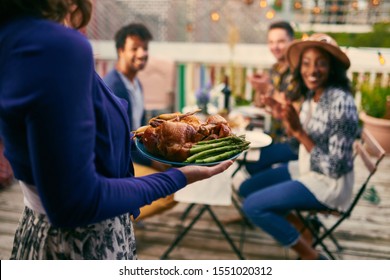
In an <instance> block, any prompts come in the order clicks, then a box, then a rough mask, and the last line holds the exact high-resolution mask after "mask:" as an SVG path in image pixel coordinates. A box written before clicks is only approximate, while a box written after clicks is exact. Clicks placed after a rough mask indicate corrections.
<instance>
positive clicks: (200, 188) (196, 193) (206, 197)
mask: <svg viewBox="0 0 390 280" xmlns="http://www.w3.org/2000/svg"><path fill="white" fill-rule="evenodd" d="M243 132H244V134H245V135H246V137H247V140H248V141H250V142H251V144H250V149H249V150H247V151H245V152H244V153H243V154H241V155H240V157H239V158H238V159H237V160H236V162H234V163H233V165H232V166H231V167H230V168H228V169H227V170H226V171H225V172H223V173H220V174H218V175H215V176H213V177H211V178H209V179H205V180H202V181H198V182H195V183H192V184H190V185H188V186H187V187H185V188H183V189H181V190H179V191H178V192H176V193H175V195H174V199H175V200H176V201H178V202H182V203H189V206H188V207H187V209H186V210H185V212H184V214H183V216H182V217H183V219H185V218H186V217H187V216H188V214H189V212H190V211H191V210H192V209H193V207H194V206H196V205H198V206H200V208H199V210H198V212H197V214H196V215H195V216H194V217H193V218H192V220H191V221H190V223H189V224H188V225H187V226H186V227H184V228H183V229H182V231H181V232H180V233H179V234H178V235H177V236H176V238H175V240H174V241H173V242H172V243H171V245H170V246H169V247H168V248H167V250H166V251H165V252H164V253H163V255H162V256H161V259H167V258H168V256H169V254H170V253H171V252H172V250H173V249H174V248H175V247H176V246H177V245H178V244H179V242H180V241H181V240H182V239H183V238H184V237H185V235H186V234H187V233H188V232H189V231H190V230H191V228H192V227H193V226H194V225H195V224H196V222H197V221H198V220H199V219H200V218H201V217H202V216H203V214H204V213H206V212H208V213H209V214H210V216H211V218H212V220H213V221H214V223H215V224H216V225H217V227H218V228H219V230H220V231H221V233H222V235H223V237H224V238H225V239H226V240H227V242H228V243H229V244H230V246H231V248H232V249H233V251H234V253H235V254H236V255H237V257H238V258H239V259H244V256H243V255H242V252H241V251H240V250H239V249H238V248H237V246H236V245H235V244H234V242H233V240H232V238H231V237H230V235H229V234H228V232H227V231H226V229H225V227H224V226H223V224H222V223H221V221H220V220H219V219H218V217H217V215H216V214H215V213H214V211H213V209H212V206H229V205H232V180H233V176H234V175H235V174H236V173H237V172H238V171H239V169H241V168H242V166H243V164H242V162H243V161H242V160H243V159H245V161H251V160H252V161H255V160H258V159H259V153H260V150H261V148H262V147H265V146H267V145H269V144H271V142H272V139H271V137H270V136H269V135H267V134H265V133H264V132H263V131H262V130H255V131H243Z"/></svg>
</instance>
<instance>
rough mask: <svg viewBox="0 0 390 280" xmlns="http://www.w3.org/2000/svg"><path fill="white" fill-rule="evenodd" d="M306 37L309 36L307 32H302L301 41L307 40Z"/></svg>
mask: <svg viewBox="0 0 390 280" xmlns="http://www.w3.org/2000/svg"><path fill="white" fill-rule="evenodd" d="M307 38H309V35H308V34H307V33H303V34H302V38H301V39H302V41H305V40H307Z"/></svg>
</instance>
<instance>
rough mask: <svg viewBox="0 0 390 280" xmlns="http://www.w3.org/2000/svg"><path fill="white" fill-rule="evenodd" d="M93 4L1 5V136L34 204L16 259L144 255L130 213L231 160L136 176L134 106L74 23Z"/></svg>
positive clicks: (84, 0)
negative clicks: (100, 70)
mask: <svg viewBox="0 0 390 280" xmlns="http://www.w3.org/2000/svg"><path fill="white" fill-rule="evenodd" d="M91 10H92V5H91V2H90V1H88V0H73V1H72V0H71V1H69V0H41V1H30V0H3V1H1V3H0V45H1V49H0V73H1V74H0V84H1V87H0V104H1V106H0V122H1V123H0V127H1V138H2V139H3V140H4V145H5V154H6V156H7V158H8V159H9V161H10V163H11V165H12V168H13V170H14V173H15V177H16V178H17V179H18V180H19V182H20V185H21V187H22V190H23V193H24V201H25V204H26V207H25V210H24V213H23V217H22V219H21V222H20V225H19V227H18V229H17V231H16V234H15V240H14V247H13V250H12V256H11V258H12V259H136V258H137V254H136V243H135V238H134V231H133V227H132V223H131V220H130V215H132V216H133V217H137V215H138V214H139V208H140V207H142V206H143V205H145V204H150V203H151V202H152V201H154V200H156V199H158V198H160V197H164V196H166V195H169V194H172V193H174V192H176V191H177V190H179V189H181V188H183V187H185V186H186V185H187V184H190V183H192V182H195V181H198V180H202V179H205V178H209V177H211V176H213V175H215V174H218V173H220V172H223V171H224V170H226V169H227V168H228V167H229V166H230V165H231V164H232V161H225V162H223V163H221V164H219V165H215V166H212V167H206V166H185V167H182V168H172V169H170V170H168V171H166V172H163V173H157V174H152V175H149V176H145V177H137V178H135V177H134V170H133V165H132V159H131V156H130V145H132V144H131V142H130V138H131V135H130V131H129V120H128V117H127V113H126V105H125V104H123V102H122V100H120V99H118V98H117V97H115V95H114V94H112V92H111V91H110V89H108V87H107V86H106V85H105V84H104V82H103V81H102V80H101V78H100V77H98V75H97V74H96V72H95V69H94V59H93V53H92V48H91V45H90V43H89V42H88V40H87V39H86V38H85V36H84V35H83V34H81V33H80V32H78V31H77V30H75V29H79V28H82V27H84V26H85V25H86V24H87V23H88V21H89V19H90V16H91ZM63 23H66V25H68V27H66V26H64V25H63ZM74 28H75V29H74ZM129 214H130V215H129Z"/></svg>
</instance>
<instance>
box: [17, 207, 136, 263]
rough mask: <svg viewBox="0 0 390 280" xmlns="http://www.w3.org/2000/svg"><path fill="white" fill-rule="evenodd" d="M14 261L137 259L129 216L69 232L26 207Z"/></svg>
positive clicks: (18, 232)
mask: <svg viewBox="0 0 390 280" xmlns="http://www.w3.org/2000/svg"><path fill="white" fill-rule="evenodd" d="M11 259H14V260H15V259H18V260H21V259H30V260H31V259H32V260H38V259H46V260H53V259H62V260H64V259H65V260H66V259H67V260H81V259H88V260H104V259H111V260H134V259H137V254H136V243H135V237H134V230H133V225H132V222H131V220H130V215H128V214H124V215H121V216H118V217H115V218H111V219H107V220H105V221H102V222H99V223H96V224H91V225H88V226H85V227H77V228H69V229H68V228H57V227H54V226H52V225H51V224H50V223H49V220H48V218H47V216H46V215H43V214H38V213H36V212H34V211H33V210H31V209H30V208H28V207H25V209H24V212H23V216H22V218H21V221H20V223H19V227H18V229H17V230H16V233H15V239H14V245H13V249H12V254H11Z"/></svg>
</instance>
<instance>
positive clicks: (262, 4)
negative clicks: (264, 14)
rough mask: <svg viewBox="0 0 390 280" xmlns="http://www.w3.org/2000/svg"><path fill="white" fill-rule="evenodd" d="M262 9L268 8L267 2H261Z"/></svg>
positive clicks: (261, 0)
mask: <svg viewBox="0 0 390 280" xmlns="http://www.w3.org/2000/svg"><path fill="white" fill-rule="evenodd" d="M259 5H260V8H266V7H267V6H268V3H267V0H260V4H259Z"/></svg>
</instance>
